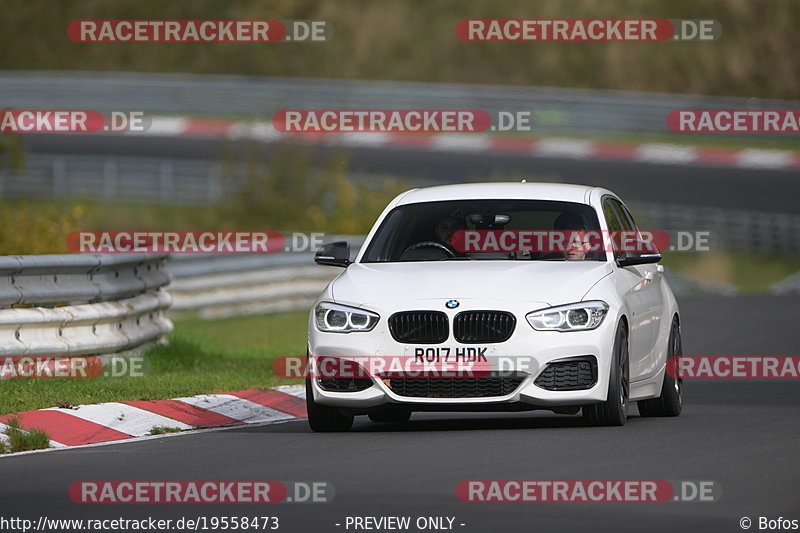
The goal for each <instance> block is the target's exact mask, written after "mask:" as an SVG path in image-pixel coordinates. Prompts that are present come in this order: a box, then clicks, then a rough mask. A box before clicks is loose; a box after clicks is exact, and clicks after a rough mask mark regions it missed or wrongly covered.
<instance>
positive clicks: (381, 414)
mask: <svg viewBox="0 0 800 533" xmlns="http://www.w3.org/2000/svg"><path fill="white" fill-rule="evenodd" d="M367 416H369V419H370V420H372V421H373V422H395V423H402V422H408V421H409V420H410V419H411V410H410V409H406V408H405V407H387V408H383V409H375V410H374V411H371V412H370V413H368V414H367Z"/></svg>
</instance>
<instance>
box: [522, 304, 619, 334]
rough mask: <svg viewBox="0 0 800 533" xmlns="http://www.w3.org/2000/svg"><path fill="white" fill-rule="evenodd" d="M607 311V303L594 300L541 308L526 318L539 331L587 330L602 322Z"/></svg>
mask: <svg viewBox="0 0 800 533" xmlns="http://www.w3.org/2000/svg"><path fill="white" fill-rule="evenodd" d="M607 313H608V304H607V303H605V302H601V301H593V302H579V303H576V304H569V305H559V306H558V307H550V308H548V309H540V310H539V311H533V312H532V313H528V314H527V315H525V318H527V319H528V323H529V324H530V325H531V326H532V327H533V329H536V330H539V331H585V330H588V329H595V328H596V327H598V326H599V325H600V324H602V323H603V319H604V318H605V317H606V314H607Z"/></svg>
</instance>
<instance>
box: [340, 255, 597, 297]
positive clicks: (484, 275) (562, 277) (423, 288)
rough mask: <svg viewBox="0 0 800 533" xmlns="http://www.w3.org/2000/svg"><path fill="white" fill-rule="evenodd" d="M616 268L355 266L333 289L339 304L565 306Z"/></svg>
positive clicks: (593, 264) (568, 264)
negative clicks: (437, 301) (441, 301)
mask: <svg viewBox="0 0 800 533" xmlns="http://www.w3.org/2000/svg"><path fill="white" fill-rule="evenodd" d="M610 273H611V266H610V265H608V264H607V263H602V262H599V261H530V262H528V261H436V262H419V263H417V262H413V263H412V262H407V263H353V264H352V265H350V266H349V267H348V268H347V270H346V271H345V272H343V273H342V275H341V276H339V277H338V278H337V279H336V280H335V281H334V282H333V284H332V287H331V288H332V290H333V298H334V301H336V302H341V303H347V304H351V305H357V306H358V305H367V304H371V303H381V302H389V301H391V302H400V301H411V300H414V301H418V300H425V299H451V298H455V299H487V300H498V301H501V300H505V301H527V302H541V303H543V304H545V305H559V304H563V303H571V302H577V301H580V300H581V299H582V298H583V296H584V295H585V294H586V293H587V292H588V291H589V289H590V288H591V287H592V286H593V285H594V284H595V283H597V282H598V281H599V280H600V279H601V278H603V277H605V276H607V275H608V274H610Z"/></svg>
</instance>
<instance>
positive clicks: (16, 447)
mask: <svg viewBox="0 0 800 533" xmlns="http://www.w3.org/2000/svg"><path fill="white" fill-rule="evenodd" d="M6 426H7V427H6V428H5V430H4V431H3V434H4V435H5V436H6V439H5V440H0V454H3V453H15V452H26V451H29V450H43V449H45V448H49V447H50V437H48V436H47V433H45V432H44V431H42V430H40V429H32V430H30V431H25V430H23V429H22V425H21V424H20V421H19V419H17V418H11V419H10V420H8V421H7V422H6Z"/></svg>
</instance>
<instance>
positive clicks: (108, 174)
mask: <svg viewBox="0 0 800 533" xmlns="http://www.w3.org/2000/svg"><path fill="white" fill-rule="evenodd" d="M103 196H104V197H105V199H106V200H115V199H116V197H117V160H116V159H113V158H110V157H109V158H107V159H106V160H105V162H104V164H103Z"/></svg>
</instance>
